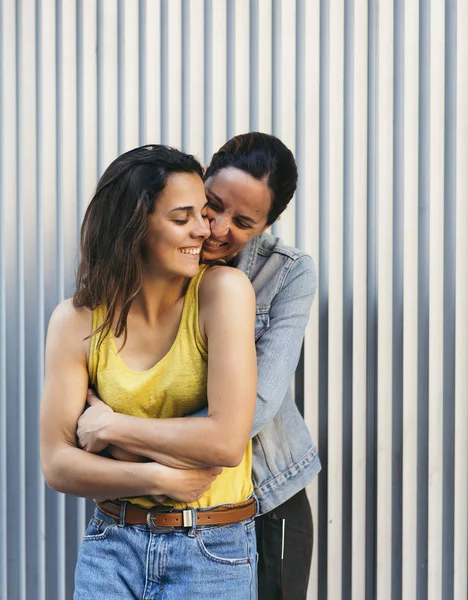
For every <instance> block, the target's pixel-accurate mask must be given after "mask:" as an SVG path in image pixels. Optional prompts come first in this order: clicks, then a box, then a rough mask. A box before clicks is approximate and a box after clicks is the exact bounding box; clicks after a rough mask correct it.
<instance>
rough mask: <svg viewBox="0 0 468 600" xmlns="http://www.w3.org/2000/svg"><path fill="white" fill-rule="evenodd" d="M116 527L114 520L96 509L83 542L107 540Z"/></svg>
mask: <svg viewBox="0 0 468 600" xmlns="http://www.w3.org/2000/svg"><path fill="white" fill-rule="evenodd" d="M116 525H117V522H116V521H115V520H114V519H112V518H111V517H108V516H107V515H105V514H104V513H102V512H101V511H100V510H99V509H97V508H96V509H95V511H94V514H93V516H92V517H91V519H90V521H89V523H88V527H87V528H86V533H85V535H84V537H83V542H87V541H93V540H103V539H105V538H106V537H107V536H108V535H109V533H110V531H111V530H112V529H113V528H114V527H115V526H116Z"/></svg>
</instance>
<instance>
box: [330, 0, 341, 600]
mask: <svg viewBox="0 0 468 600" xmlns="http://www.w3.org/2000/svg"><path fill="white" fill-rule="evenodd" d="M329 19H330V20H329V44H330V50H329V52H330V55H329V58H330V62H329V69H330V73H329V88H328V89H329V98H328V103H329V115H328V122H327V127H328V135H329V145H328V152H329V154H328V198H327V200H328V205H329V224H328V235H329V240H328V253H329V263H328V267H329V297H328V307H329V312H330V314H333V315H334V318H333V319H330V320H329V323H328V339H329V345H328V411H329V421H328V564H329V565H336V566H335V567H334V568H333V569H330V568H329V569H328V582H327V592H328V597H329V598H330V599H335V598H336V599H338V598H339V597H340V596H341V591H342V590H341V586H342V502H343V498H342V493H343V485H342V484H343V481H342V478H343V463H342V458H343V456H342V451H343V448H342V428H343V413H342V411H343V405H342V402H343V250H344V248H343V191H344V185H343V183H344V182H343V169H344V165H343V161H344V156H343V155H344V148H343V143H344V137H343V134H344V131H343V116H344V115H343V113H344V106H343V96H344V89H343V75H344V72H343V69H344V6H343V4H342V3H341V2H340V1H339V0H337V1H333V2H330V13H329ZM331 40H333V43H331Z"/></svg>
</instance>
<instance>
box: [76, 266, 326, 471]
mask: <svg viewBox="0 0 468 600" xmlns="http://www.w3.org/2000/svg"><path fill="white" fill-rule="evenodd" d="M205 277H206V275H205ZM315 290H316V272H315V266H314V264H313V261H312V259H311V258H310V257H309V256H303V257H301V258H299V259H297V260H296V261H295V262H294V263H292V264H291V267H290V270H289V272H288V274H287V276H286V280H285V283H284V285H283V287H282V289H281V291H280V292H279V293H278V294H277V296H276V297H275V298H274V300H273V303H272V306H271V309H270V315H269V316H270V326H269V328H268V330H267V331H266V332H265V333H264V334H263V335H262V337H261V338H260V340H259V341H258V342H257V347H256V352H257V362H258V388H257V395H256V408H255V416H254V420H253V426H252V428H251V431H250V437H253V436H255V435H257V433H258V432H259V431H261V430H262V429H263V428H264V427H265V425H266V424H267V423H269V422H270V421H271V420H272V419H273V418H274V416H275V415H276V413H277V412H278V410H279V408H280V406H281V403H282V402H283V399H284V397H285V395H286V392H287V389H288V387H289V385H290V382H291V379H292V377H293V375H294V372H295V370H296V367H297V363H298V360H299V356H300V351H301V346H302V339H303V335H304V331H305V328H306V325H307V321H308V318H309V312H310V307H311V304H312V301H313V299H314V294H315ZM229 310H230V311H231V313H232V312H233V311H234V314H235V311H236V306H229V307H228V310H226V311H225V312H224V314H217V315H216V317H215V319H222V320H221V321H219V322H221V323H223V320H226V319H227V320H229V318H230V314H229ZM231 316H232V314H231ZM215 319H213V326H215V324H216V321H215ZM236 330H237V328H236ZM226 352H227V349H226V340H222V339H220V340H219V345H218V346H217V347H216V348H215V347H214V345H213V343H211V342H210V345H209V352H208V355H209V357H211V358H212V359H216V360H221V361H223V360H227V361H228V362H226V364H225V369H226V371H227V375H226V377H227V378H226V379H224V377H223V378H222V381H221V389H222V390H223V391H226V392H229V390H231V391H232V390H234V389H235V387H234V386H236V385H238V383H239V382H238V381H237V380H238V379H239V374H242V372H243V368H244V367H242V366H241V364H240V360H241V356H240V355H239V352H237V355H236V351H235V350H234V348H233V349H232V351H230V352H232V354H231V355H230V356H229V357H228V354H226ZM213 353H215V354H219V356H218V357H216V356H215V357H213ZM229 367H230V368H229ZM236 367H237V368H236ZM90 402H91V404H92V408H91V409H88V410H87V411H86V412H85V413H84V415H83V416H82V417H81V419H80V422H79V428H78V435H79V437H80V440H81V442H82V443H84V444H86V443H87V441H88V440H89V441H91V447H90V448H89V449H90V450H92V451H94V452H98V451H100V450H102V449H103V448H104V447H106V446H107V445H108V444H113V445H115V446H117V447H118V448H119V449H123V450H124V451H126V452H129V453H131V454H132V458H133V459H135V458H137V457H136V456H133V455H139V456H144V457H148V458H150V459H152V460H155V461H158V462H161V463H163V464H166V465H170V466H173V467H178V468H182V469H183V468H189V467H193V466H194V465H198V466H207V465H214V464H224V466H231V465H233V464H235V463H236V461H237V460H238V459H239V456H237V452H239V451H240V450H239V448H241V447H242V444H244V442H245V438H242V443H241V444H239V446H236V444H235V443H234V444H233V443H232V438H231V437H230V430H234V428H235V423H234V421H231V418H233V419H234V418H236V416H238V415H236V412H235V411H233V412H232V414H231V413H229V415H227V416H226V419H225V421H224V426H225V429H221V430H220V432H221V439H220V440H219V444H220V445H219V446H217V451H215V446H210V447H208V448H207V447H205V446H203V444H202V443H201V439H200V438H197V435H196V434H195V431H197V429H196V428H198V427H200V426H201V425H202V423H201V419H204V418H205V417H206V416H207V415H208V416H210V418H212V417H213V416H214V417H215V419H216V411H215V409H214V406H213V405H211V407H208V410H206V409H205V410H203V411H200V412H199V413H197V414H196V415H194V416H193V417H191V418H184V419H161V420H156V419H155V420H152V419H138V418H132V417H126V416H124V415H117V414H116V415H114V414H113V413H112V410H111V409H110V408H109V407H107V406H106V405H105V404H104V403H103V402H101V401H99V400H98V399H97V398H96V397H92V398H90ZM232 406H233V407H234V406H235V402H233V404H232ZM238 412H239V411H238ZM104 413H106V414H104ZM189 422H191V423H196V425H195V429H190V428H189V429H187V428H186V426H188V425H189ZM231 423H232V427H230V424H231ZM198 431H199V432H200V433H202V430H201V429H200V430H198ZM244 431H245V430H244ZM244 448H245V446H244ZM119 452H120V451H119ZM121 456H125V454H124V453H123V454H122V455H121Z"/></svg>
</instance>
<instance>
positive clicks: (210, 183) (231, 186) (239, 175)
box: [205, 167, 271, 219]
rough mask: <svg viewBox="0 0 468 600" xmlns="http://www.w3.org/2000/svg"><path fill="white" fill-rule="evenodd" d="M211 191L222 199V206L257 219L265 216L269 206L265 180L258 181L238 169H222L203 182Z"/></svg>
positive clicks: (269, 201) (269, 197)
mask: <svg viewBox="0 0 468 600" xmlns="http://www.w3.org/2000/svg"><path fill="white" fill-rule="evenodd" d="M205 188H206V189H207V191H211V192H213V193H214V194H216V195H217V196H219V198H221V200H222V201H223V204H224V208H225V209H229V210H232V211H235V212H236V213H238V214H241V213H242V214H245V215H248V216H253V217H255V218H257V219H259V218H263V217H265V218H266V217H267V215H268V212H269V210H270V206H271V194H270V190H269V189H268V186H267V185H266V183H265V182H263V181H259V180H258V179H255V178H254V177H252V175H249V174H248V173H245V172H244V171H241V170H240V169H235V168H232V167H230V168H227V169H222V170H221V171H219V172H218V173H216V175H214V176H213V177H210V178H209V179H207V181H206V182H205Z"/></svg>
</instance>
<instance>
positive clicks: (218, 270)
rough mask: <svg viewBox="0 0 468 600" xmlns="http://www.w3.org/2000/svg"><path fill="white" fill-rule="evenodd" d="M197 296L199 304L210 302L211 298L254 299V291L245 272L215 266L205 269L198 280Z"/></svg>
mask: <svg viewBox="0 0 468 600" xmlns="http://www.w3.org/2000/svg"><path fill="white" fill-rule="evenodd" d="M199 297H200V303H201V304H205V303H208V304H211V303H212V302H213V300H215V301H219V300H223V301H225V300H230V301H232V300H239V299H242V298H245V299H246V300H247V301H252V299H253V300H255V293H254V290H253V287H252V284H251V283H250V281H249V278H248V277H247V275H245V273H243V272H242V271H240V270H239V269H235V268H233V267H224V266H215V267H210V268H209V269H207V271H206V273H205V274H204V275H203V277H202V280H201V281H200V288H199Z"/></svg>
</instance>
